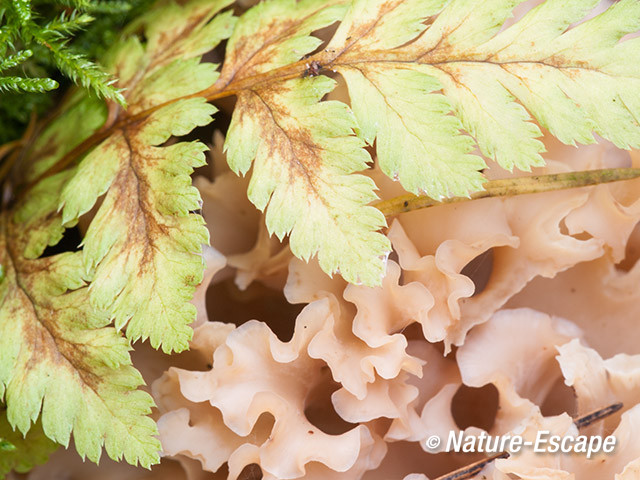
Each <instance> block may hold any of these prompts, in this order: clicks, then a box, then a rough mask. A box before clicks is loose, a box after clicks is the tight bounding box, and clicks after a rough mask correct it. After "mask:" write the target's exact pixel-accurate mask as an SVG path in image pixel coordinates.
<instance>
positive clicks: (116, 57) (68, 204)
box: [60, 0, 234, 352]
mask: <svg viewBox="0 0 640 480" xmlns="http://www.w3.org/2000/svg"><path fill="white" fill-rule="evenodd" d="M228 3H229V1H226V0H224V1H219V2H213V3H212V2H195V3H193V4H191V5H189V6H188V7H178V6H176V5H173V4H169V6H167V7H166V8H164V9H161V10H159V11H154V12H152V13H151V15H150V17H149V18H145V19H143V20H142V23H145V22H148V25H149V27H148V28H147V31H146V36H147V39H148V42H147V48H146V49H145V48H143V46H142V45H141V44H140V43H139V41H138V40H137V38H136V37H132V38H131V39H128V40H126V41H124V42H123V44H122V45H121V47H120V48H119V49H118V50H117V51H116V52H115V53H113V54H112V59H111V61H110V63H111V65H112V69H113V70H114V71H115V72H119V78H120V82H119V86H121V87H123V88H126V93H125V98H126V100H127V103H128V105H129V109H128V110H127V112H126V114H124V115H121V116H120V118H119V120H118V122H119V123H120V124H121V126H118V127H116V128H115V129H114V130H113V131H112V132H111V134H110V135H109V137H108V138H107V139H105V140H104V141H103V142H102V143H101V144H100V145H98V146H97V147H96V148H95V149H94V150H93V151H92V152H91V153H90V154H89V155H88V156H87V157H85V158H84V159H83V160H82V162H81V163H80V165H79V166H78V167H77V169H76V171H75V173H74V174H73V176H72V178H71V179H70V180H69V181H67V182H66V184H65V186H64V188H63V191H62V195H61V197H60V206H61V207H62V212H63V215H62V223H63V225H66V226H69V225H73V224H75V223H76V222H77V221H78V218H79V217H80V216H81V215H83V214H84V213H86V212H87V211H89V210H90V209H91V208H92V207H93V206H94V205H95V203H96V201H97V199H98V197H99V196H100V195H102V194H105V193H106V195H105V197H104V201H103V202H102V204H101V205H100V206H99V207H98V210H97V212H96V215H95V217H94V218H93V221H92V222H91V225H90V226H89V229H88V231H87V233H86V236H85V238H84V242H83V254H84V266H85V270H86V272H87V274H89V273H90V272H91V274H92V277H93V278H92V280H93V281H92V283H91V286H90V288H89V291H90V298H91V302H92V304H93V305H94V306H95V307H96V308H98V309H104V310H107V311H109V312H110V314H111V315H112V316H113V317H114V318H115V325H116V328H118V329H120V328H123V327H124V326H125V325H126V332H127V337H128V338H130V339H132V340H137V339H140V338H141V339H143V340H144V339H146V338H150V340H151V344H152V345H153V346H154V347H156V348H157V347H158V346H162V348H163V350H164V351H166V352H171V351H172V350H176V351H181V350H184V349H186V348H187V346H188V340H189V338H190V336H191V329H190V327H189V326H188V324H189V323H191V322H192V321H193V318H194V316H195V307H193V305H191V304H189V303H188V302H189V300H190V299H191V297H192V296H193V292H194V288H195V285H197V284H198V283H200V281H201V279H202V268H203V263H202V259H201V257H200V255H198V254H199V253H200V251H201V245H202V244H204V243H207V242H208V231H207V230H206V228H205V227H204V223H203V221H202V218H201V217H200V216H199V215H195V214H193V213H191V212H193V211H195V210H197V209H198V208H199V203H200V197H199V195H198V192H197V190H196V189H195V188H194V187H192V186H191V180H190V177H189V176H190V174H191V173H192V171H193V168H195V167H198V166H201V165H203V164H204V154H203V151H204V149H205V147H204V145H202V144H200V143H197V142H196V143H179V144H175V145H172V146H170V147H162V146H161V145H162V144H163V143H164V142H165V141H166V140H167V139H169V137H171V136H172V135H176V136H180V135H185V134H187V133H189V132H190V131H191V130H192V129H193V128H194V127H197V126H202V125H206V124H207V123H209V122H210V121H211V115H212V114H213V113H215V111H216V109H215V108H214V107H213V106H212V105H210V104H207V103H206V102H205V101H204V99H202V98H190V99H189V98H184V97H186V96H189V95H191V94H194V93H197V92H200V91H202V90H205V89H206V88H208V87H209V86H211V85H212V84H213V83H214V82H215V81H216V79H217V78H218V73H217V72H216V66H215V65H213V64H206V63H200V55H201V54H202V53H204V52H206V51H208V50H210V49H211V48H213V47H214V46H215V45H216V43H218V42H219V41H220V40H222V39H223V38H224V37H225V36H228V34H229V33H230V31H231V28H232V27H233V23H234V21H233V17H231V15H230V14H228V13H224V14H221V15H220V16H218V17H216V18H215V19H213V20H211V18H212V17H213V16H214V15H215V14H216V13H217V12H218V11H219V10H220V9H221V8H223V7H225V6H226V5H227V4H228ZM141 67H142V68H141ZM147 109H152V110H153V112H152V113H150V114H147V115H144V118H141V119H140V120H139V121H135V118H136V114H138V113H140V112H144V111H145V110H147Z"/></svg>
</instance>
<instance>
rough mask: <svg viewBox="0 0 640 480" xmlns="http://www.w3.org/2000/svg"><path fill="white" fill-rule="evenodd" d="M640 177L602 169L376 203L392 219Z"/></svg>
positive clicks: (635, 171) (635, 170) (625, 171)
mask: <svg viewBox="0 0 640 480" xmlns="http://www.w3.org/2000/svg"><path fill="white" fill-rule="evenodd" d="M639 177H640V168H607V169H603V170H586V171H581V172H569V173H554V174H550V175H535V176H530V177H518V178H505V179H501V180H490V181H488V182H487V183H485V184H484V190H482V191H480V192H474V193H472V194H471V195H469V196H468V197H451V198H445V199H443V200H434V199H432V198H430V197H427V196H426V195H425V196H417V195H411V194H409V195H402V196H400V197H395V198H391V199H389V200H383V201H381V202H377V203H375V204H374V206H375V207H376V208H377V209H378V210H380V211H381V212H382V213H384V215H385V216H387V217H390V216H394V215H398V214H400V213H406V212H411V211H414V210H419V209H422V208H428V207H435V206H438V205H446V204H449V203H460V202H468V201H469V200H477V199H480V198H493V197H511V196H515V195H525V194H530V193H542V192H550V191H556V190H565V189H569V188H578V187H587V186H592V185H599V184H602V183H610V182H618V181H621V180H632V179H634V178H639Z"/></svg>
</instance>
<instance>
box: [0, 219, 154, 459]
mask: <svg viewBox="0 0 640 480" xmlns="http://www.w3.org/2000/svg"><path fill="white" fill-rule="evenodd" d="M28 235H29V234H28V232H25V231H20V227H19V226H18V225H16V224H14V223H13V222H12V221H11V220H9V219H7V216H6V215H3V216H2V219H1V221H0V264H2V265H3V267H4V279H3V281H2V283H0V302H1V303H2V309H1V310H0V398H6V403H7V412H6V414H7V419H8V420H9V422H10V423H11V425H13V426H14V427H17V428H18V430H19V431H20V432H22V433H23V434H24V433H26V432H27V431H29V429H30V427H31V423H32V422H35V421H36V420H37V418H38V416H39V415H40V410H41V409H42V416H41V422H42V429H43V431H44V433H45V434H46V435H47V437H49V438H50V439H52V440H55V441H56V442H58V443H61V444H63V445H65V446H66V445H68V443H69V438H70V435H71V433H72V432H73V435H74V440H75V446H76V450H77V451H78V453H79V454H80V455H81V456H83V457H84V456H85V455H86V456H88V457H89V458H90V459H91V460H93V461H95V462H97V461H98V459H99V458H100V453H101V449H102V444H103V443H104V445H105V447H106V449H107V452H108V454H109V456H111V457H112V458H117V459H119V458H121V457H122V456H123V455H124V456H125V458H126V459H127V461H129V462H130V463H134V464H135V463H141V464H142V465H144V466H149V465H150V464H152V463H155V462H157V459H158V451H159V447H160V444H159V442H158V441H157V439H155V438H154V437H153V435H154V434H156V428H155V425H154V423H153V420H152V419H151V418H149V417H147V416H146V415H148V414H149V413H150V412H151V406H152V405H153V401H152V399H151V397H150V396H149V395H148V394H147V393H145V392H143V391H140V390H136V389H137V387H138V386H139V385H141V384H142V377H141V376H140V374H139V373H138V372H137V371H136V370H135V369H134V368H133V367H132V366H131V365H130V363H131V360H130V358H129V353H128V350H129V345H128V342H127V341H126V339H124V338H123V337H122V336H121V335H120V334H119V333H118V332H117V331H116V330H115V329H114V328H113V327H108V324H109V318H108V316H107V315H106V314H104V313H101V312H99V311H96V310H94V309H92V308H91V305H90V303H89V295H88V291H87V288H86V287H85V286H84V285H85V278H83V277H82V276H81V273H82V263H81V253H64V254H60V255H57V256H55V257H47V258H41V259H35V260H28V259H26V258H24V257H23V256H22V255H21V251H22V250H23V249H24V244H25V243H26V237H28Z"/></svg>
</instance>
